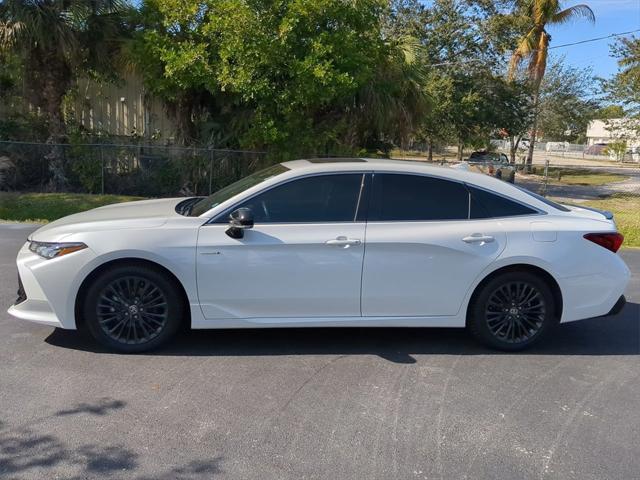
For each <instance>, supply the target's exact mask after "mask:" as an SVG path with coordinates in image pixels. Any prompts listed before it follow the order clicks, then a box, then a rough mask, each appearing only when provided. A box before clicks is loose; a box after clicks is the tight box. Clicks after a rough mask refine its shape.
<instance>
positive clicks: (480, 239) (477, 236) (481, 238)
mask: <svg viewBox="0 0 640 480" xmlns="http://www.w3.org/2000/svg"><path fill="white" fill-rule="evenodd" d="M462 241H463V242H465V243H478V244H480V245H484V244H485V243H491V242H494V241H495V238H494V237H492V236H491V235H483V234H481V233H474V234H473V235H469V236H468V237H464V238H463V239H462Z"/></svg>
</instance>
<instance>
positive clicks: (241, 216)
mask: <svg viewBox="0 0 640 480" xmlns="http://www.w3.org/2000/svg"><path fill="white" fill-rule="evenodd" d="M229 225H230V226H231V227H235V228H253V212H252V211H251V209H250V208H238V209H237V210H234V211H233V212H231V215H229Z"/></svg>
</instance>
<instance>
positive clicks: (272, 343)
mask: <svg viewBox="0 0 640 480" xmlns="http://www.w3.org/2000/svg"><path fill="white" fill-rule="evenodd" d="M45 341H46V342H47V343H48V344H50V345H55V346H58V347H62V348H68V349H74V350H81V351H89V352H94V353H112V352H110V351H108V350H107V349H105V348H104V347H102V346H100V345H99V344H97V343H96V342H95V341H94V340H93V339H91V338H89V337H88V335H86V334H81V333H79V332H76V331H69V330H61V329H56V330H55V331H54V332H53V333H51V335H49V336H48V337H47V338H46V339H45ZM639 353H640V304H637V303H628V304H627V305H626V306H625V308H624V310H623V311H622V312H621V313H620V314H619V315H617V316H615V317H599V318H593V319H589V320H582V321H579V322H571V323H567V324H562V325H559V326H558V327H557V328H555V329H554V330H553V331H552V332H550V334H549V335H548V336H547V338H545V339H543V341H542V342H540V344H538V345H535V346H534V347H532V348H530V349H528V350H524V351H522V352H517V353H515V355H638V354H639ZM325 354H326V355H378V356H380V357H381V358H384V359H386V360H389V361H391V362H394V363H415V362H416V360H415V358H414V355H424V354H443V355H512V353H505V352H499V351H495V350H491V349H488V348H485V347H483V346H481V345H479V344H478V343H477V342H476V341H475V340H474V339H472V338H471V337H470V336H469V334H468V333H467V332H466V331H465V330H464V329H458V328H274V329H238V330H191V331H186V332H183V333H181V334H180V335H179V336H178V338H176V339H175V340H174V341H173V342H171V343H170V344H169V345H167V346H166V347H164V348H161V349H159V350H155V351H153V352H150V353H144V354H141V355H166V356H263V355H325Z"/></svg>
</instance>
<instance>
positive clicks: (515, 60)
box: [508, 0, 595, 165]
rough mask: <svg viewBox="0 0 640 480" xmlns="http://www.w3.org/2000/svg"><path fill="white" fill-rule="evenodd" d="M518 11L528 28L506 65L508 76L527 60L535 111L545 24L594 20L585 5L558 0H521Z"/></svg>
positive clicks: (543, 59)
mask: <svg viewBox="0 0 640 480" xmlns="http://www.w3.org/2000/svg"><path fill="white" fill-rule="evenodd" d="M518 3H519V11H518V13H519V14H520V16H521V17H522V18H523V19H524V22H525V24H526V25H527V30H526V33H525V34H524V36H523V37H522V38H521V39H520V41H519V43H518V46H517V47H516V49H515V50H514V52H513V55H512V57H511V62H510V65H509V74H508V76H509V78H511V79H513V78H515V77H516V75H517V73H518V67H519V66H520V64H521V63H522V62H525V61H526V63H527V75H528V78H529V80H530V82H531V84H532V90H533V106H534V112H535V111H537V110H538V102H539V93H540V85H541V83H542V79H543V78H544V74H545V71H546V68H547V58H548V53H549V43H550V42H551V35H549V33H548V32H547V30H546V29H547V26H549V25H558V24H564V23H568V22H570V21H572V20H574V19H577V18H584V19H586V20H588V21H590V22H595V15H594V14H593V11H592V10H591V8H589V7H588V6H587V5H583V4H580V5H574V6H572V7H568V8H565V9H562V6H561V2H560V0H521V1H520V2H518ZM537 122H538V116H537V115H535V114H534V118H533V125H532V129H531V139H530V144H529V153H528V155H527V164H528V165H531V163H532V162H533V149H534V145H535V141H536V133H537V128H538V125H537Z"/></svg>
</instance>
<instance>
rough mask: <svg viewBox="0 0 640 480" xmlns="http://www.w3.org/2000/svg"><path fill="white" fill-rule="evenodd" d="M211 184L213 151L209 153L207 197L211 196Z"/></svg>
mask: <svg viewBox="0 0 640 480" xmlns="http://www.w3.org/2000/svg"><path fill="white" fill-rule="evenodd" d="M212 182H213V149H211V150H210V151H209V195H211V193H212V192H211V189H212V186H213V184H212Z"/></svg>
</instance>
